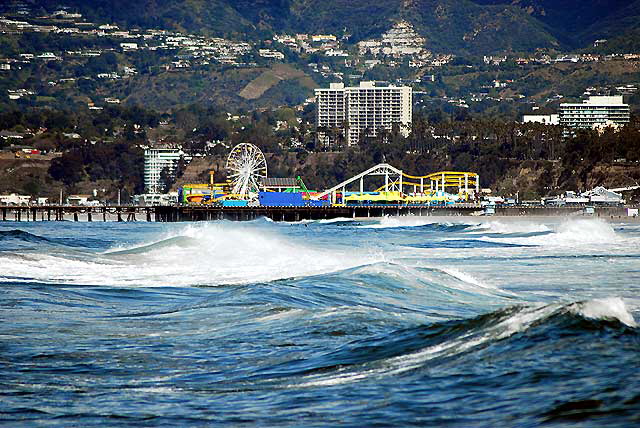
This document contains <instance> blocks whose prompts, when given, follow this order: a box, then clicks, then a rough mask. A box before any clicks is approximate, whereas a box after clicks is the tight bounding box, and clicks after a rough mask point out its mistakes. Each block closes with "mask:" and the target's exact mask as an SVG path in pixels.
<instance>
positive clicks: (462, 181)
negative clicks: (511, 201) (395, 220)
mask: <svg viewBox="0 0 640 428" xmlns="http://www.w3.org/2000/svg"><path fill="white" fill-rule="evenodd" d="M368 176H384V185H382V186H381V187H379V188H378V189H376V190H375V191H376V192H382V191H384V192H399V193H400V194H403V193H405V192H404V188H405V186H413V193H422V194H424V193H427V192H429V193H433V192H437V191H442V192H444V191H445V190H446V189H452V188H455V189H457V192H456V193H458V194H465V195H469V194H471V193H473V192H479V191H480V177H479V175H478V174H476V173H474V172H463V171H439V172H434V173H432V174H428V175H422V176H416V175H409V174H405V173H404V172H403V171H401V170H399V169H397V168H395V167H393V166H391V165H389V164H386V163H381V164H378V165H376V166H374V167H372V168H369V169H368V170H366V171H364V172H361V173H360V174H358V175H355V176H353V177H351V178H349V179H347V180H345V181H343V182H341V183H339V184H337V185H335V186H333V187H332V188H330V189H327V190H325V191H324V192H322V193H319V194H318V195H316V196H314V197H313V199H316V200H318V199H322V198H324V197H326V196H330V197H331V201H332V202H335V200H336V194H337V193H338V192H339V191H340V192H342V193H344V192H346V189H347V186H349V185H350V184H352V183H354V182H359V191H360V193H361V194H362V193H364V178H365V177H368ZM405 178H407V179H410V180H417V181H405Z"/></svg>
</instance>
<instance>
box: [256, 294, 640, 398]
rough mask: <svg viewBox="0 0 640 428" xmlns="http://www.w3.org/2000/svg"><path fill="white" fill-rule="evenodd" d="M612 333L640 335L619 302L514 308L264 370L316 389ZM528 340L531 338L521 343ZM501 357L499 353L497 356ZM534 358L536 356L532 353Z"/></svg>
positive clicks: (399, 333) (359, 343)
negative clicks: (521, 345) (522, 344)
mask: <svg viewBox="0 0 640 428" xmlns="http://www.w3.org/2000/svg"><path fill="white" fill-rule="evenodd" d="M608 329H613V331H618V332H622V333H623V334H633V335H635V336H637V335H638V330H637V324H636V321H635V320H634V318H633V316H632V314H631V313H630V312H629V310H628V309H627V308H626V306H625V303H624V301H623V300H622V299H620V298H607V299H598V300H590V301H582V302H575V303H569V304H551V305H539V306H513V307H508V308H505V309H500V310H497V311H494V312H491V313H488V314H484V315H480V316H477V317H474V318H470V319H463V320H452V321H447V322H437V323H433V324H430V325H425V326H420V327H412V328H409V329H404V330H399V331H396V332H394V333H392V334H390V335H388V336H385V337H379V338H372V339H366V340H362V341H356V342H352V343H350V344H348V345H346V346H345V347H343V348H342V349H339V350H337V351H335V352H332V353H330V354H326V355H322V356H319V357H317V358H316V359H315V360H305V361H302V362H293V363H289V364H287V370H286V371H285V370H282V367H277V368H270V369H266V370H264V371H265V375H266V377H267V378H269V377H270V376H269V374H270V373H271V374H273V373H275V372H277V373H278V374H277V376H275V377H283V378H285V382H286V379H287V378H289V379H292V378H295V379H296V382H295V383H294V384H293V385H295V386H296V387H317V386H330V385H339V384H345V383H351V382H358V381H364V380H367V379H371V378H381V377H388V376H398V375H401V374H403V373H408V372H412V371H415V370H421V369H429V370H433V369H434V368H435V367H437V366H438V365H439V364H444V363H446V362H448V361H450V360H451V359H452V358H463V357H464V356H465V355H468V354H473V353H478V352H490V351H487V349H488V348H489V347H491V346H494V345H498V344H501V349H504V348H508V347H509V346H511V345H514V343H507V344H502V342H503V341H505V340H507V341H511V342H513V341H518V340H520V339H521V338H522V339H523V340H528V339H532V338H534V337H535V339H534V340H533V343H534V344H535V343H538V344H539V345H537V346H542V347H545V346H546V347H548V346H551V344H552V343H553V342H554V341H556V337H557V336H558V335H560V336H562V335H566V334H571V335H584V336H586V340H588V337H589V336H590V335H592V334H593V333H594V332H597V331H604V330H608ZM522 335H525V336H527V337H524V338H523V337H522ZM496 352H498V351H496ZM531 352H534V351H533V350H531Z"/></svg>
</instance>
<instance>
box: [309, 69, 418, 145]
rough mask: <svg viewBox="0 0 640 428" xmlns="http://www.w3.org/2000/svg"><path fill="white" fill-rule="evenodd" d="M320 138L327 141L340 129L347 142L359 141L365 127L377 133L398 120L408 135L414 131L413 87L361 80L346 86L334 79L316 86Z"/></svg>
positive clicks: (404, 133)
mask: <svg viewBox="0 0 640 428" xmlns="http://www.w3.org/2000/svg"><path fill="white" fill-rule="evenodd" d="M315 95H316V103H317V108H318V112H317V126H318V139H319V140H320V141H321V142H324V143H328V142H330V140H331V138H332V137H333V136H334V135H333V132H331V130H335V129H339V130H341V132H342V133H343V134H344V137H345V139H346V142H347V144H349V145H353V144H357V143H358V141H359V139H360V135H361V134H362V133H363V132H364V131H365V130H366V131H367V136H370V137H375V136H376V135H377V134H378V131H379V130H380V129H386V130H389V131H390V130H391V129H392V128H393V125H394V124H398V125H399V127H400V132H401V133H402V134H403V135H404V136H405V137H406V136H408V135H409V132H410V131H411V116H412V106H413V104H412V91H411V88H410V87H408V86H393V85H390V86H377V85H376V84H375V82H360V85H359V86H354V87H345V86H344V84H342V83H332V84H331V85H330V86H329V88H328V89H325V88H321V89H316V90H315Z"/></svg>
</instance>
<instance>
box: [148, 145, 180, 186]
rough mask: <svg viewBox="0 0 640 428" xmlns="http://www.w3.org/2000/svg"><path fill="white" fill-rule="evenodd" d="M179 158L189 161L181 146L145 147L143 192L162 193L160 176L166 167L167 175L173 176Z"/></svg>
mask: <svg viewBox="0 0 640 428" xmlns="http://www.w3.org/2000/svg"><path fill="white" fill-rule="evenodd" d="M180 158H182V159H184V160H185V161H187V162H188V161H190V160H191V157H190V156H187V155H186V154H185V153H184V151H182V148H181V147H175V148H172V147H163V148H151V147H149V148H146V149H145V151H144V189H145V193H164V192H163V185H164V183H162V182H161V180H160V176H161V173H162V170H163V169H165V168H166V171H167V173H168V175H169V177H171V178H174V179H175V176H176V172H177V169H178V162H179V161H180Z"/></svg>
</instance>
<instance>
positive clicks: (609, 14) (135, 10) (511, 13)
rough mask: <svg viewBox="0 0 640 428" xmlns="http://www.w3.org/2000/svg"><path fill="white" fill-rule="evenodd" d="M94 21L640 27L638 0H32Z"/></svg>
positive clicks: (585, 38)
mask: <svg viewBox="0 0 640 428" xmlns="http://www.w3.org/2000/svg"><path fill="white" fill-rule="evenodd" d="M33 3H35V4H38V5H42V6H44V7H45V8H47V9H52V8H55V7H56V6H59V5H61V4H62V5H68V6H70V7H71V8H75V9H77V10H78V11H80V12H82V13H83V14H84V15H85V16H87V17H88V18H89V19H94V20H96V21H107V22H117V23H121V24H123V25H126V26H127V27H131V26H140V27H143V28H151V27H155V28H166V29H174V30H180V31H187V32H190V33H200V34H205V35H218V36H236V37H237V36H243V37H246V38H250V39H259V38H264V37H265V36H267V35H268V34H270V33H278V32H328V33H333V34H339V35H342V36H349V37H350V41H352V42H356V41H358V40H363V39H367V38H371V37H376V36H379V35H380V34H382V33H383V32H384V31H386V30H388V29H389V28H390V27H391V25H392V24H393V22H395V21H397V20H399V19H405V20H407V21H409V22H411V23H412V24H413V25H414V26H415V27H416V29H417V30H418V32H420V33H421V35H423V36H424V37H425V38H426V44H427V46H426V47H427V48H428V49H430V50H432V51H435V52H451V53H456V54H489V53H494V52H499V51H505V50H512V51H532V50H535V49H537V48H557V49H561V50H563V49H564V50H566V49H576V48H582V47H585V46H587V45H589V44H590V43H592V42H593V40H596V39H597V38H602V37H612V38H615V37H616V36H618V35H623V34H624V33H625V32H626V31H633V30H634V29H635V28H637V27H638V22H639V21H640V20H639V19H638V18H639V17H640V0H638V1H635V2H632V3H631V4H629V2H628V1H625V0H611V1H607V0H584V1H581V0H559V1H556V0H540V1H538V0H535V1H534V0H515V1H513V0H387V1H383V2H372V1H370V0H322V1H319V0H208V1H207V0H141V1H136V2H131V1H127V0H67V1H64V2H60V1H58V0H34V1H33Z"/></svg>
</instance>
